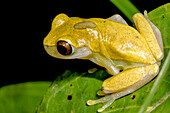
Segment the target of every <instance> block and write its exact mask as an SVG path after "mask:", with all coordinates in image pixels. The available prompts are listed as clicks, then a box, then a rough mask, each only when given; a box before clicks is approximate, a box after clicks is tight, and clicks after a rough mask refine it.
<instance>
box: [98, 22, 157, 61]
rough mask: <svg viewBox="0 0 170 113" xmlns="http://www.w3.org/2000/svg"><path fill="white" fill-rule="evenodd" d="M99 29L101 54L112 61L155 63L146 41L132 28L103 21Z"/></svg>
mask: <svg viewBox="0 0 170 113" xmlns="http://www.w3.org/2000/svg"><path fill="white" fill-rule="evenodd" d="M107 22H108V24H106V23H107ZM99 27H100V28H99V29H100V32H101V35H102V36H101V39H100V40H101V41H100V42H101V44H100V46H101V47H100V48H101V53H102V54H104V55H106V56H108V57H109V58H111V59H113V60H126V61H132V62H139V63H155V62H156V60H155V58H154V57H153V55H152V52H151V51H150V49H149V46H148V45H147V43H146V40H145V39H144V37H142V36H141V35H140V33H139V32H138V31H137V30H136V29H134V28H133V27H130V26H128V25H124V24H121V23H118V22H112V21H105V26H99Z"/></svg>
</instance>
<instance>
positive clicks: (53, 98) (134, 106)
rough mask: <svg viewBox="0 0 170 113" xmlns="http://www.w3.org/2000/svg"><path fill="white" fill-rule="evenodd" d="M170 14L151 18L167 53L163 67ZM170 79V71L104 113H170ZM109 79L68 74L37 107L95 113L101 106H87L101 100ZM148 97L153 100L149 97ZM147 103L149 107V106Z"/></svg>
mask: <svg viewBox="0 0 170 113" xmlns="http://www.w3.org/2000/svg"><path fill="white" fill-rule="evenodd" d="M169 10H170V4H166V5H164V6H161V7H159V8H157V9H155V10H153V11H152V12H150V13H149V14H148V16H149V18H150V20H151V21H152V22H153V23H154V24H155V25H156V26H157V27H158V28H159V29H160V31H161V33H162V38H163V41H164V52H165V57H164V59H163V61H162V64H164V61H165V58H166V56H167V54H168V51H169V49H170V48H169V47H170V46H169V44H170V43H169V40H170V39H169V38H168V37H169V36H170V35H169V31H170V28H169V27H170V25H169V24H170V13H169ZM168 65H169V63H168V64H167V65H165V68H166V69H167V70H168V69H169V66H168ZM161 67H162V66H161ZM163 68H164V67H163ZM165 68H164V69H165ZM169 75H170V71H169V70H168V71H167V72H166V71H165V75H164V76H163V74H162V75H161V74H160V77H156V78H155V79H154V80H152V81H151V82H149V83H148V84H146V85H145V86H144V87H142V88H140V89H139V90H137V91H135V92H134V93H132V94H129V95H127V96H124V97H122V98H120V99H118V100H116V101H115V102H114V103H113V104H112V105H111V106H112V107H110V108H107V109H106V110H104V111H103V112H102V113H137V112H139V111H140V110H141V109H144V110H143V111H145V110H146V109H147V112H151V111H152V112H153V113H156V112H157V111H159V112H164V113H168V112H170V108H169V107H168V106H169V104H170V101H169V100H170V99H169V95H170V83H169V81H170V76H169ZM108 77H109V75H108V74H107V73H106V72H105V71H103V70H99V71H97V72H95V73H93V74H88V73H82V74H79V73H71V72H70V71H66V72H65V73H64V74H63V75H61V76H60V77H58V78H57V79H56V81H54V83H53V84H52V85H51V86H50V87H49V88H48V90H47V92H46V94H45V96H44V97H43V100H42V102H41V104H40V106H39V107H38V110H37V113H61V112H62V113H96V112H97V109H98V108H100V107H101V106H102V104H97V105H94V106H88V105H87V104H86V102H87V100H90V99H99V98H101V97H99V96H97V94H96V93H97V91H98V90H101V88H102V87H101V85H102V82H103V80H105V79H106V78H108ZM157 79H158V80H157ZM155 81H157V82H155ZM153 84H154V86H153ZM154 88H155V89H154ZM153 89H154V90H153ZM148 95H151V96H149V97H148ZM148 98H149V100H148ZM147 102H149V103H150V104H149V105H147V104H146V103H147ZM143 106H144V107H143ZM141 111H142V110H141Z"/></svg>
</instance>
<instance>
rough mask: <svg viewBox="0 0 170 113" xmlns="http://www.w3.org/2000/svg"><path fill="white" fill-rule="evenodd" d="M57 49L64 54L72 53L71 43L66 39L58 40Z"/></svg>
mask: <svg viewBox="0 0 170 113" xmlns="http://www.w3.org/2000/svg"><path fill="white" fill-rule="evenodd" d="M57 50H58V52H59V53H60V54H62V55H70V54H71V53H72V48H71V45H70V44H69V43H68V42H66V41H64V40H60V41H58V42H57Z"/></svg>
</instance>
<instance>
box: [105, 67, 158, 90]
mask: <svg viewBox="0 0 170 113" xmlns="http://www.w3.org/2000/svg"><path fill="white" fill-rule="evenodd" d="M158 71H159V66H158V65H157V64H153V65H147V66H142V67H136V68H132V69H128V70H126V71H123V72H121V73H119V74H117V75H114V76H113V77H110V78H108V79H106V80H105V81H104V82H103V85H102V87H103V92H104V93H116V92H120V91H125V90H127V92H128V93H131V92H133V91H135V90H136V89H138V88H140V87H142V86H143V85H144V84H146V83H148V82H149V81H150V80H152V79H153V78H154V77H155V75H157V73H158ZM127 92H126V93H127Z"/></svg>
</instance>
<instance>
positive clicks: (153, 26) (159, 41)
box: [144, 10, 163, 52]
mask: <svg viewBox="0 0 170 113" xmlns="http://www.w3.org/2000/svg"><path fill="white" fill-rule="evenodd" d="M144 17H145V18H146V19H147V21H148V22H149V24H150V25H151V27H152V29H153V32H154V34H155V36H156V39H157V41H158V44H159V46H160V48H161V50H162V52H163V42H162V36H161V32H160V30H159V29H158V28H157V27H156V26H155V25H154V24H153V23H152V22H151V21H150V20H149V18H148V15H147V11H146V10H145V11H144Z"/></svg>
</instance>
